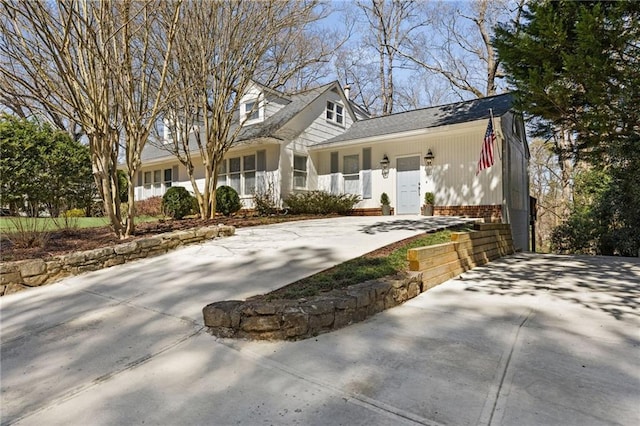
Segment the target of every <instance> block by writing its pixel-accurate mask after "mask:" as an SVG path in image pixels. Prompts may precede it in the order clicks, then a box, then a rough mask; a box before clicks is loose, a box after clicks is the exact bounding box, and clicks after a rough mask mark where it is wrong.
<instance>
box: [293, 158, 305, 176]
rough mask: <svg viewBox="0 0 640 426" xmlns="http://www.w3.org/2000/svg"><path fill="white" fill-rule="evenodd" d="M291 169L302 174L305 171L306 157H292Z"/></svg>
mask: <svg viewBox="0 0 640 426" xmlns="http://www.w3.org/2000/svg"><path fill="white" fill-rule="evenodd" d="M293 169H294V170H301V171H303V172H306V171H307V157H306V156H304V155H294V156H293Z"/></svg>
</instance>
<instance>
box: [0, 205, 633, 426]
mask: <svg viewBox="0 0 640 426" xmlns="http://www.w3.org/2000/svg"><path fill="white" fill-rule="evenodd" d="M430 226H433V224H430V223H427V222H425V221H424V220H423V219H421V218H417V217H416V218H403V219H402V220H398V219H396V218H339V219H331V220H321V221H313V222H303V223H298V224H283V225H277V226H269V227H260V228H248V229H245V230H239V231H238V235H237V236H235V237H232V238H229V239H225V240H219V241H214V242H211V243H207V244H203V245H200V246H197V247H188V248H185V249H183V250H180V251H177V252H173V253H170V254H168V255H166V256H162V257H158V258H154V259H148V260H145V261H142V262H138V263H135V264H129V265H122V266H120V267H115V268H111V269H109V270H105V271H99V272H96V273H91V274H87V275H83V276H81V277H75V278H72V279H68V280H66V281H64V282H62V283H59V284H55V285H52V286H48V287H43V288H39V289H36V290H33V291H29V292H23V293H18V294H14V295H9V296H7V297H3V298H2V299H0V303H1V305H2V307H1V313H2V318H1V321H2V359H1V368H2V371H1V379H2V383H1V388H2V407H1V409H2V424H11V423H17V424H25V425H31V424H33V425H36V424H37V425H41V424H47V425H57V424H59V425H103V424H105V425H106V424H113V425H116V424H117V425H122V424H158V425H187V424H191V425H227V424H228V425H231V424H247V425H254V424H317V425H334V424H345V425H351V424H362V425H364V424H368V425H371V424H383V425H385V424H389V425H392V424H393V425H396V424H427V425H440V424H452V425H466V424H468V425H475V424H493V425H498V424H510V425H526V424H576V425H578V424H579V425H593V424H607V425H609V424H625V425H637V424H638V423H640V408H638V407H640V335H639V330H640V327H639V326H640V317H639V304H640V302H639V300H640V298H639V296H640V294H639V293H640V287H639V284H640V261H639V260H638V259H616V258H587V257H567V256H565V257H562V256H541V255H529V254H519V255H515V256H510V257H508V258H506V259H502V260H500V261H497V262H494V263H492V264H489V265H487V266H485V267H482V268H477V269H475V270H473V271H470V272H468V273H466V274H464V275H463V276H462V278H461V279H456V280H451V281H449V282H447V283H445V284H443V285H441V286H439V287H437V288H435V289H433V290H431V291H429V292H427V293H425V294H423V295H421V296H419V297H418V298H416V299H413V300H412V301H410V302H408V303H406V304H405V305H403V306H400V307H397V308H394V309H391V310H389V311H386V312H384V313H382V314H379V315H377V316H375V317H373V318H371V319H369V320H367V321H365V322H363V323H360V324H356V325H354V326H351V327H348V328H346V329H343V330H340V331H338V332H335V333H331V334H326V335H321V336H319V337H317V338H315V339H309V340H306V341H301V342H294V343H288V342H276V343H268V342H248V341H234V340H226V339H216V338H214V337H212V336H210V335H208V334H206V333H205V332H204V331H203V330H202V325H201V323H202V319H201V314H200V309H201V308H202V307H203V306H204V305H205V304H207V303H209V302H211V301H214V300H223V299H230V298H244V297H246V296H248V295H250V294H255V293H257V292H264V291H268V290H270V289H272V288H275V287H279V286H281V285H283V284H285V283H287V282H290V281H293V280H295V279H297V278H299V277H301V276H304V275H308V274H309V273H313V272H315V271H316V270H319V269H324V268H326V267H328V266H331V264H334V263H338V262H340V261H343V260H344V259H346V258H349V257H354V256H357V255H359V254H361V253H364V252H366V251H370V250H372V249H373V248H375V247H376V246H381V245H384V244H387V243H389V242H391V241H394V240H398V239H401V238H404V237H406V236H410V235H415V234H417V233H419V232H423V229H424V228H426V227H430Z"/></svg>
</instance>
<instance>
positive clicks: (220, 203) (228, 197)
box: [216, 186, 242, 216]
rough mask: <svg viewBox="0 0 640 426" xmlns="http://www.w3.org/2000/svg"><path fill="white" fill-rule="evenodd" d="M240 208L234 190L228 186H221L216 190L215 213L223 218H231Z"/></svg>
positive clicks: (238, 198)
mask: <svg viewBox="0 0 640 426" xmlns="http://www.w3.org/2000/svg"><path fill="white" fill-rule="evenodd" d="M241 208H242V203H240V197H239V196H238V193H237V192H236V190H235V189H233V188H232V187H230V186H221V187H220V188H218V189H216V211H218V212H220V213H222V214H223V215H225V216H231V215H232V214H233V213H235V212H237V211H238V210H240V209H241Z"/></svg>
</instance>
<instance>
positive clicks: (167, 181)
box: [164, 169, 173, 188]
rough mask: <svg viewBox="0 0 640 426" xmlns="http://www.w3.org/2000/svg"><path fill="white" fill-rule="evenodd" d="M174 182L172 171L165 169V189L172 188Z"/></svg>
mask: <svg viewBox="0 0 640 426" xmlns="http://www.w3.org/2000/svg"><path fill="white" fill-rule="evenodd" d="M171 182H173V176H172V169H164V187H165V188H171Z"/></svg>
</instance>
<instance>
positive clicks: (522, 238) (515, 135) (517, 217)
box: [500, 113, 530, 251]
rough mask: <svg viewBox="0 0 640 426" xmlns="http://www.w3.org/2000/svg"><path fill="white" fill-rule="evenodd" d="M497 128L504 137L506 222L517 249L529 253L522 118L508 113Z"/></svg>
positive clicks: (525, 157) (526, 180) (527, 176)
mask: <svg viewBox="0 0 640 426" xmlns="http://www.w3.org/2000/svg"><path fill="white" fill-rule="evenodd" d="M500 129H501V131H502V133H503V134H504V135H505V144H504V150H503V163H502V170H503V173H504V175H505V176H506V177H507V178H506V179H505V181H504V189H503V190H504V194H505V197H504V198H505V200H504V205H505V208H504V211H503V217H504V220H505V222H507V223H510V224H511V234H512V236H513V244H514V247H515V248H516V250H523V251H528V250H529V238H530V232H529V214H530V212H529V153H528V150H527V140H526V134H525V128H524V123H523V121H522V117H521V116H520V115H517V114H513V113H508V114H506V115H504V116H503V119H502V121H501V123H500Z"/></svg>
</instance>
